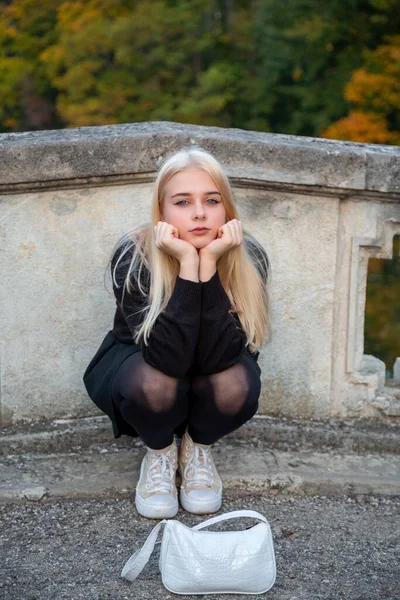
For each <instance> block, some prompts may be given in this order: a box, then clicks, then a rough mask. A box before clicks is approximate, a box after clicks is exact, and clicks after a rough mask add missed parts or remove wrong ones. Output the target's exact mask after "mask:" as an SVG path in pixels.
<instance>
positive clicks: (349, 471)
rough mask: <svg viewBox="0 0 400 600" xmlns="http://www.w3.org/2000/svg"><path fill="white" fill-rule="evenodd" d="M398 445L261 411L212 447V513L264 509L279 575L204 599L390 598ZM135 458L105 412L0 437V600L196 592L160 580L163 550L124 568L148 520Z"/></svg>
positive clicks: (361, 427)
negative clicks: (242, 591)
mask: <svg viewBox="0 0 400 600" xmlns="http://www.w3.org/2000/svg"><path fill="white" fill-rule="evenodd" d="M399 440H400V428H399V424H391V425H387V426H384V425H382V424H376V423H364V424H360V423H358V424H355V423H347V424H346V423H335V422H307V423H300V422H286V421H281V422H280V421H278V420H276V419H262V418H260V419H252V420H251V421H250V422H249V423H248V424H246V425H245V426H243V427H242V428H240V429H239V430H238V431H237V432H234V434H233V435H232V434H231V435H229V436H226V437H225V438H223V439H222V440H220V442H217V444H215V446H214V449H213V456H214V459H215V462H216V465H217V467H218V470H219V472H220V474H221V478H222V481H223V483H224V501H223V505H222V508H221V510H220V511H219V512H220V513H222V512H228V511H230V510H238V509H243V508H250V509H254V510H257V511H259V512H261V513H262V514H264V515H265V516H266V517H267V519H268V520H269V522H270V524H271V527H272V533H273V538H274V545H275V553H276V562H277V580H276V583H275V585H274V587H273V588H272V589H271V590H270V591H269V592H267V593H266V594H265V595H262V596H261V595H254V596H252V595H237V596H236V595H234V594H229V595H225V596H223V595H222V596H221V595H209V596H201V597H202V598H227V599H228V598H231V599H232V600H234V598H243V599H244V598H246V599H249V600H250V599H251V598H261V597H268V598H270V599H271V600H274V599H275V600H278V599H279V600H387V599H390V600H400V575H399V573H400V571H399V559H400V550H399V548H400V519H399V513H400V510H399V509H400V479H399V472H400V468H399V456H398V450H399V447H400V444H399ZM143 453H144V447H143V444H142V442H141V441H140V440H138V439H136V440H132V439H131V438H127V437H126V436H122V438H119V439H118V440H115V439H114V438H113V436H112V434H111V433H110V425H109V423H108V421H106V420H104V419H102V418H100V419H97V418H94V419H87V420H85V419H82V420H76V421H57V422H53V423H47V424H46V425H45V427H44V428H43V425H42V426H40V425H38V424H36V425H33V426H32V427H27V428H25V429H24V428H20V429H17V428H14V429H13V430H3V431H1V432H0V558H1V560H0V599H1V600H58V599H68V600H78V599H84V600H106V599H107V600H108V599H110V600H111V599H112V600H125V599H126V600H128V599H129V600H131V599H133V598H134V599H138V600H148V599H152V600H157V599H169V598H173V597H176V598H193V596H178V595H175V594H172V593H170V592H168V591H167V590H166V589H165V588H164V586H163V584H162V582H161V576H160V573H159V571H158V557H159V545H157V546H156V549H155V551H154V553H153V555H152V557H151V560H150V562H149V564H148V565H147V567H146V568H145V570H144V571H143V572H142V573H141V574H140V576H139V578H138V579H137V580H136V581H135V582H132V583H131V582H128V581H126V580H125V579H122V578H121V577H120V573H121V570H122V567H123V565H124V564H125V562H126V560H127V559H128V558H129V557H130V556H131V554H133V552H135V550H137V549H138V548H140V547H141V546H142V545H143V543H144V541H145V540H146V538H147V535H148V534H149V533H150V531H151V529H152V528H153V527H154V525H155V524H156V523H157V522H158V521H156V520H150V519H145V518H143V517H140V516H138V514H137V513H136V510H135V507H134V503H133V495H134V488H135V484H136V481H137V476H138V469H139V464H140V460H141V457H142V456H143ZM178 482H179V478H178ZM176 518H177V519H179V520H180V521H182V522H184V523H185V524H187V525H194V524H196V523H199V522H201V521H203V520H204V519H206V518H207V517H203V516H195V515H191V514H189V513H186V512H185V511H183V510H182V509H180V510H179V513H178V515H177V517H176ZM254 523H255V522H254V521H253V520H252V519H242V520H241V521H228V522H224V523H220V524H217V525H216V526H214V528H213V529H214V530H218V529H221V530H223V529H224V530H226V529H229V528H238V527H240V526H242V527H243V528H245V527H247V526H249V525H252V524H254ZM159 540H161V535H160V536H159ZM194 597H196V596H194ZM198 597H200V596H198Z"/></svg>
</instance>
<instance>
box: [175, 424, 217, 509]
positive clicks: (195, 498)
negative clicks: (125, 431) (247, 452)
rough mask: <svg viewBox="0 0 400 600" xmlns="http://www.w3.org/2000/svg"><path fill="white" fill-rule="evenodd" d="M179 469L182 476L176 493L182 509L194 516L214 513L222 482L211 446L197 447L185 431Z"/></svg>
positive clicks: (201, 445) (200, 445)
mask: <svg viewBox="0 0 400 600" xmlns="http://www.w3.org/2000/svg"><path fill="white" fill-rule="evenodd" d="M178 468H179V472H180V474H181V477H182V485H181V489H180V494H179V498H180V502H181V505H182V507H183V508H184V509H185V510H187V511H188V512H191V513H195V514H197V515H202V514H208V513H213V512H217V511H218V510H219V509H220V508H221V504H222V481H221V478H220V476H219V475H218V471H217V469H216V467H215V464H214V461H213V458H212V456H211V445H205V444H196V443H195V442H193V440H192V438H191V437H190V435H189V433H188V431H187V430H186V431H185V433H184V434H183V437H182V442H181V447H180V451H179V465H178Z"/></svg>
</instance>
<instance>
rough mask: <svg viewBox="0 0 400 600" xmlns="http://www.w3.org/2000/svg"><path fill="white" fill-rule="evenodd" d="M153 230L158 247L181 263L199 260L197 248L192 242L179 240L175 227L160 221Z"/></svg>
mask: <svg viewBox="0 0 400 600" xmlns="http://www.w3.org/2000/svg"><path fill="white" fill-rule="evenodd" d="M153 229H154V236H155V240H156V245H157V247H158V248H160V249H161V250H163V251H164V252H166V253H167V254H170V255H171V256H174V257H175V258H177V259H178V261H179V262H182V260H183V259H184V258H190V257H194V258H198V256H199V255H198V252H197V248H195V247H194V246H193V244H191V243H190V242H187V241H185V240H181V239H179V231H178V230H177V228H176V227H174V225H171V224H170V223H167V222H166V221H159V222H158V223H157V225H154V228H153Z"/></svg>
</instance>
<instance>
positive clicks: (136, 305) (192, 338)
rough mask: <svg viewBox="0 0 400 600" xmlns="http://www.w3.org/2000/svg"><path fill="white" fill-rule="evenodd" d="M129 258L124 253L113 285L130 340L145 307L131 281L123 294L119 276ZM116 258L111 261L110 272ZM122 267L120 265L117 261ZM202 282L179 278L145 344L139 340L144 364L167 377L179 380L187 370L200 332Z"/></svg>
mask: <svg viewBox="0 0 400 600" xmlns="http://www.w3.org/2000/svg"><path fill="white" fill-rule="evenodd" d="M131 257H132V254H131V253H129V252H127V255H125V256H124V257H123V259H122V260H123V265H124V266H125V269H124V267H123V266H122V268H121V270H118V268H117V270H118V271H119V276H118V278H117V282H118V284H119V286H120V287H118V288H117V287H116V286H115V284H114V281H113V289H114V295H115V297H116V300H117V305H118V307H119V309H120V310H121V312H122V314H123V316H124V318H125V320H126V323H127V325H128V327H129V330H130V331H131V333H132V337H133V335H134V333H135V330H136V329H137V327H138V326H139V325H140V324H141V322H142V320H143V313H140V312H139V311H140V309H141V308H143V307H144V305H145V303H146V297H145V296H143V295H142V294H141V292H140V290H139V287H138V284H137V281H136V280H135V279H132V287H133V289H132V291H131V293H129V294H128V292H127V290H125V294H124V298H123V299H122V292H123V276H124V273H125V276H126V273H127V268H128V266H129V263H130V258H131ZM116 259H117V257H115V258H114V260H113V261H112V263H111V264H112V268H113V265H115V261H116ZM121 263H122V261H121ZM201 288H202V282H195V281H190V280H188V279H182V278H181V277H180V276H179V275H178V276H177V278H176V281H175V287H174V290H173V293H172V295H171V298H170V299H169V302H168V304H167V306H166V307H165V309H164V310H163V311H162V312H161V313H160V314H159V315H158V317H157V319H156V321H155V323H154V326H153V329H152V331H151V333H150V336H149V338H148V341H147V345H146V344H145V343H144V340H143V338H142V339H141V340H140V348H141V351H142V355H143V359H144V361H145V362H146V363H147V364H149V365H151V366H152V367H154V368H155V369H158V370H159V371H162V372H163V373H165V374H166V375H170V376H171V377H182V376H184V375H185V374H186V372H187V371H188V370H189V368H190V367H191V365H192V363H193V360H194V354H195V349H196V344H197V338H198V334H199V328H200V311H201Z"/></svg>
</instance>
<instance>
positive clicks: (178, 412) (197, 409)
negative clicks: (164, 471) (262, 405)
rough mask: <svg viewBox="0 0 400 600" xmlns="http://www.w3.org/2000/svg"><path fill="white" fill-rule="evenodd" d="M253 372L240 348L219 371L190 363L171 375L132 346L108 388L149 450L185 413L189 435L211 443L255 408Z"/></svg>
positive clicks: (160, 444) (165, 440)
mask: <svg viewBox="0 0 400 600" xmlns="http://www.w3.org/2000/svg"><path fill="white" fill-rule="evenodd" d="M259 372H260V369H259V367H258V365H257V363H256V362H255V360H254V359H253V358H252V357H251V356H250V355H249V354H248V353H247V352H246V353H245V354H244V355H243V356H242V358H241V359H240V360H239V362H237V363H236V364H235V365H233V367H230V368H229V369H226V370H225V371H220V372H219V373H214V374H212V375H204V374H200V373H196V372H195V371H193V370H192V369H191V370H189V372H188V374H187V375H186V376H185V377H183V378H176V377H170V376H169V375H165V373H162V372H161V371H159V370H158V369H155V368H154V367H152V366H151V365H148V364H147V363H146V362H145V361H144V360H143V357H142V353H141V352H136V353H135V354H132V355H131V356H129V357H128V358H127V359H125V361H124V362H123V363H122V365H121V366H120V367H119V369H118V371H117V373H116V375H115V377H114V380H113V383H112V389H111V393H112V396H113V399H114V402H115V404H116V406H117V409H118V410H119V411H120V412H121V414H122V416H123V418H124V419H125V421H127V422H128V423H129V424H130V425H131V426H132V427H134V428H135V430H136V431H137V433H138V434H139V435H140V437H141V438H142V439H143V441H144V443H145V444H146V446H149V447H150V448H153V449H154V450H159V449H161V448H165V447H166V446H169V445H170V444H171V443H172V441H173V439H174V438H173V435H174V430H175V428H176V427H177V426H178V425H179V424H180V423H182V422H183V421H184V420H185V419H186V418H187V417H188V431H189V434H190V436H191V438H192V440H193V441H194V442H196V443H198V444H213V443H214V442H216V441H217V440H219V439H220V438H222V437H223V436H224V435H227V434H228V433H230V432H232V431H235V430H236V429H238V428H239V427H240V426H241V425H243V424H244V423H246V421H248V420H249V419H250V418H251V417H252V416H253V415H254V414H255V412H256V411H257V408H258V399H259V396H260V391H261V381H260V375H259ZM191 373H192V374H191Z"/></svg>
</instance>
